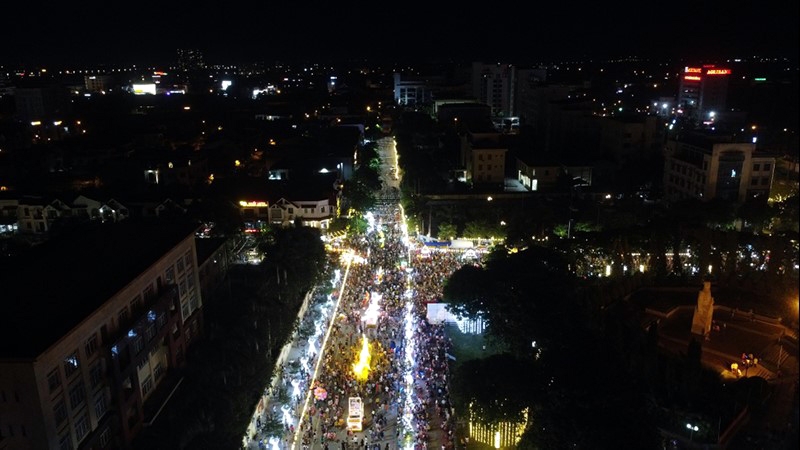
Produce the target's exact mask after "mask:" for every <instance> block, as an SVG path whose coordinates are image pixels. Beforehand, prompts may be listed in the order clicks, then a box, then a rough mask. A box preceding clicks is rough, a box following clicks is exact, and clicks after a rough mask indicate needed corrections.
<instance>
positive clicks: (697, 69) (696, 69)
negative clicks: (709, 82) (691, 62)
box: [683, 67, 703, 73]
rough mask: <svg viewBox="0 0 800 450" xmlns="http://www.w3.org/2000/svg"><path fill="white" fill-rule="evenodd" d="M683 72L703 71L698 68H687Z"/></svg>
mask: <svg viewBox="0 0 800 450" xmlns="http://www.w3.org/2000/svg"><path fill="white" fill-rule="evenodd" d="M683 71H684V72H686V73H703V69H701V68H699V67H687V68H685V69H683Z"/></svg>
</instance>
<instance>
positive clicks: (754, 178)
mask: <svg viewBox="0 0 800 450" xmlns="http://www.w3.org/2000/svg"><path fill="white" fill-rule="evenodd" d="M750 184H752V185H753V186H755V185H757V184H758V177H753V178H752V179H750Z"/></svg>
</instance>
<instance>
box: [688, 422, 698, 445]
mask: <svg viewBox="0 0 800 450" xmlns="http://www.w3.org/2000/svg"><path fill="white" fill-rule="evenodd" d="M686 428H688V429H689V442H692V438H693V437H694V432H695V431H697V430H699V429H700V427H698V426H697V425H692V424H690V423H687V424H686Z"/></svg>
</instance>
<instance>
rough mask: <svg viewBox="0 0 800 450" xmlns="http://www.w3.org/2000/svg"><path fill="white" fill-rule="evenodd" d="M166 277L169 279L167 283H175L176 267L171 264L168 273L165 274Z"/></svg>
mask: <svg viewBox="0 0 800 450" xmlns="http://www.w3.org/2000/svg"><path fill="white" fill-rule="evenodd" d="M164 278H165V279H166V280H167V284H173V283H175V268H174V267H172V266H169V268H168V269H167V271H166V273H165V274H164Z"/></svg>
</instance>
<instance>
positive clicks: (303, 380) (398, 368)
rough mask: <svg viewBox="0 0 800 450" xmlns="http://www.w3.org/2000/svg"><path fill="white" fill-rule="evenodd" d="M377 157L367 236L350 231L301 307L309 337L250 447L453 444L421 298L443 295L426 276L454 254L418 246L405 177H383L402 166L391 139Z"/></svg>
mask: <svg viewBox="0 0 800 450" xmlns="http://www.w3.org/2000/svg"><path fill="white" fill-rule="evenodd" d="M379 154H380V156H381V159H382V161H384V164H383V165H382V172H383V180H384V188H383V189H382V192H381V193H380V195H379V203H380V205H379V206H378V207H377V208H376V211H374V213H373V212H371V213H368V214H367V219H368V223H369V226H368V230H367V232H366V234H365V235H363V236H350V237H348V238H347V241H346V242H347V244H346V245H347V247H348V248H349V250H348V251H346V252H344V255H345V257H344V258H343V263H344V264H345V265H344V267H345V269H344V273H343V274H342V273H341V272H338V271H337V277H336V279H335V280H334V282H333V283H334V286H337V288H336V289H337V291H336V292H335V294H334V295H332V296H330V298H327V299H316V300H315V301H312V302H311V304H310V306H309V309H308V311H307V312H306V313H305V316H304V319H303V324H304V325H301V327H300V330H302V329H304V328H308V329H312V330H313V334H311V336H309V337H308V338H307V339H303V338H302V337H301V336H300V334H301V333H295V335H294V336H293V339H292V342H291V343H290V344H288V347H287V350H286V351H285V357H284V360H279V363H280V365H281V367H280V369H279V370H276V379H275V380H272V383H271V387H270V389H268V391H267V392H266V393H265V396H264V398H263V399H262V402H261V403H260V404H259V408H258V409H257V411H256V413H255V414H254V416H253V420H252V421H251V426H250V428H249V429H248V431H247V433H248V436H247V437H245V439H244V441H245V443H246V444H247V445H248V447H249V448H259V447H260V448H266V447H270V448H272V449H288V448H292V449H297V450H302V449H328V448H329V447H330V445H338V446H340V447H341V448H344V447H345V446H349V447H350V448H353V447H354V446H355V445H356V444H357V445H358V446H361V447H363V446H365V445H369V446H370V448H380V449H382V450H387V449H396V448H406V449H412V448H414V447H415V446H417V447H418V446H420V445H425V446H427V447H431V446H435V447H436V448H439V447H441V446H443V445H444V446H450V445H451V443H450V442H449V436H448V434H447V433H448V432H450V430H451V429H450V427H449V425H447V423H446V422H447V420H448V419H449V418H450V416H451V413H450V409H449V399H448V396H447V386H446V383H447V380H446V376H445V374H446V372H447V368H446V360H447V359H446V357H445V352H446V345H445V342H444V339H445V338H444V333H443V328H441V326H432V325H429V324H427V322H426V321H425V318H424V317H425V308H424V303H425V302H426V301H430V300H431V299H432V298H433V297H435V296H437V295H440V293H439V292H437V290H438V291H440V290H441V279H439V280H438V281H435V280H433V279H431V276H430V275H429V274H430V273H439V271H438V269H437V268H436V267H435V264H437V263H440V262H450V263H451V264H449V266H450V267H449V268H448V269H447V270H445V271H443V272H441V275H439V278H442V277H443V276H445V275H447V274H449V273H451V271H452V270H455V268H456V264H455V263H454V262H457V261H456V259H455V257H454V256H449V257H448V256H444V257H442V258H439V257H437V258H432V257H430V254H429V253H427V252H424V251H421V250H420V249H414V248H413V244H412V243H411V242H410V240H409V238H408V235H407V231H406V229H405V220H404V216H403V212H402V208H401V207H400V205H399V203H398V200H399V191H398V190H397V189H396V188H397V186H398V183H399V181H398V180H396V179H394V176H393V175H389V176H386V173H387V172H388V173H389V174H395V173H397V172H396V171H397V169H396V166H395V163H396V161H397V158H396V150H395V148H394V142H393V141H392V140H390V139H383V140H381V141H380V142H379ZM386 162H390V163H388V164H387V163H386ZM417 263H419V266H418V267H415V266H417ZM421 269H422V270H421ZM312 322H313V323H312ZM282 356H284V354H283V353H282ZM281 389H285V390H287V391H288V401H286V402H281V401H280V399H281V395H278V394H277V393H278V392H280V390H281ZM284 400H286V398H285V396H284ZM269 417H274V418H279V419H280V421H281V422H282V424H283V427H284V433H277V434H280V435H265V434H263V433H261V432H260V427H261V424H263V423H266V422H267V421H268V420H269ZM254 434H255V435H256V439H250V438H249V437H251V436H253V435H254Z"/></svg>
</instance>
